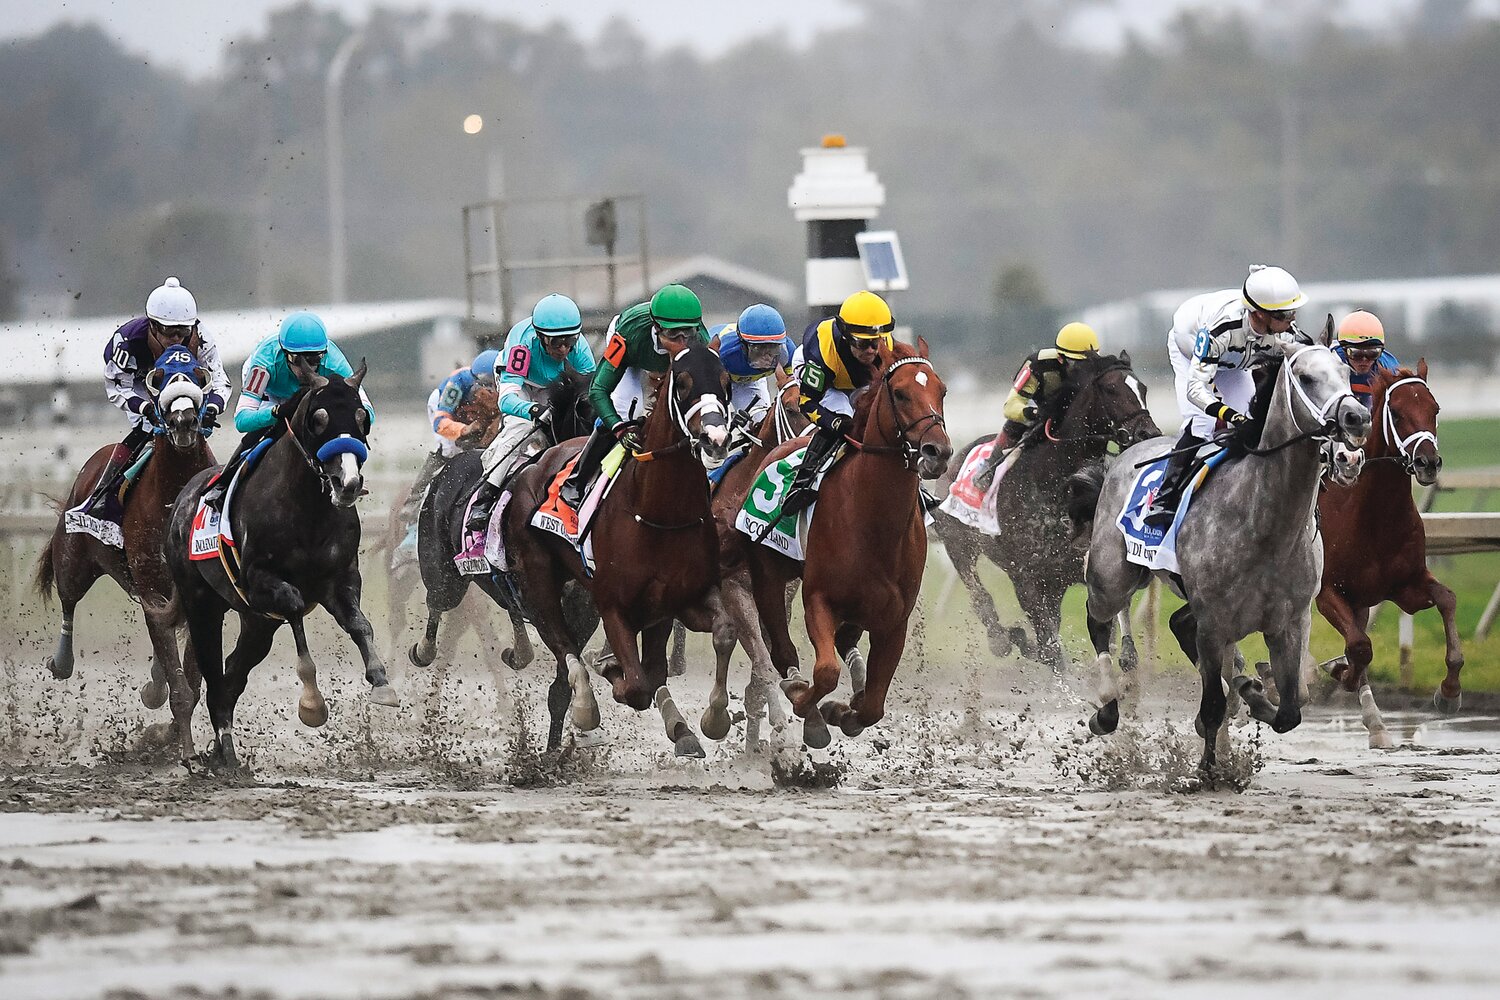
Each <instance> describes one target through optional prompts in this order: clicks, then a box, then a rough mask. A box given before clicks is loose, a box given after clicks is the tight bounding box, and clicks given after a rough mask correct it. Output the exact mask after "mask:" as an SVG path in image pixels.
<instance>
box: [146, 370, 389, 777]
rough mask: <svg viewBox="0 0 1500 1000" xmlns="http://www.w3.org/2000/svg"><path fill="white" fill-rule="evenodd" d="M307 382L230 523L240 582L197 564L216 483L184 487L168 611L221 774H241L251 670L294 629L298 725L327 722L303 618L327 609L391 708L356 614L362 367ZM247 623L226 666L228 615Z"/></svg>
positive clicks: (171, 534) (218, 566) (173, 527)
mask: <svg viewBox="0 0 1500 1000" xmlns="http://www.w3.org/2000/svg"><path fill="white" fill-rule="evenodd" d="M293 370H294V371H296V372H297V374H298V376H299V381H301V382H302V388H301V389H300V390H299V391H298V393H297V396H295V397H293V399H292V400H289V401H288V404H284V405H285V406H286V407H287V408H292V410H293V412H292V415H291V417H290V418H283V419H286V423H287V426H286V430H285V433H283V434H282V435H281V436H280V437H279V438H277V440H276V441H275V443H274V444H272V445H271V446H270V447H269V448H268V449H267V450H266V452H265V454H264V455H262V456H261V459H260V463H259V467H258V468H256V469H255V470H254V472H253V474H251V475H249V476H248V477H247V478H245V479H244V480H243V481H242V482H241V483H240V485H239V486H237V487H236V488H235V496H234V497H233V499H232V501H231V504H230V508H229V513H228V517H229V519H230V524H231V527H232V529H233V533H234V539H235V541H236V543H237V549H236V551H237V553H238V562H239V571H238V574H237V579H236V578H235V577H231V576H230V574H229V572H228V570H227V568H226V564H227V563H228V562H229V561H230V560H229V559H226V558H219V559H207V560H191V559H189V558H188V554H189V553H188V543H189V537H190V535H191V533H192V525H193V520H194V516H195V514H196V512H197V510H198V501H199V499H200V498H201V497H202V495H203V493H204V491H205V489H206V488H207V486H208V482H209V478H210V474H209V473H208V472H206V471H205V472H201V473H199V474H198V475H197V476H195V477H194V478H193V480H192V481H191V482H189V483H188V485H187V487H186V488H184V489H183V491H182V494H181V495H180V496H179V497H178V498H177V502H176V504H175V505H174V506H173V508H172V517H171V522H170V527H169V529H168V532H167V541H166V546H167V552H166V554H167V562H168V564H169V565H170V566H171V569H172V579H173V582H174V583H175V585H176V594H175V595H174V597H173V600H172V611H173V612H175V613H176V615H178V616H180V617H182V618H185V619H186V622H187V627H188V636H189V639H190V642H191V644H192V648H193V649H194V650H195V651H196V653H197V662H198V668H199V670H200V671H202V674H203V679H204V681H205V682H206V683H207V685H208V714H209V718H210V719H211V720H212V722H213V727H214V735H215V737H216V738H217V743H218V747H217V749H218V756H219V760H220V762H221V763H223V764H225V765H227V766H231V767H233V766H237V765H238V757H237V756H236V754H235V750H234V708H235V704H236V703H237V702H238V701H239V697H240V695H241V694H242V693H243V692H244V690H245V682H246V680H247V679H248V678H249V675H250V671H251V669H253V668H254V667H255V665H256V664H258V663H259V662H260V661H261V660H263V659H265V658H266V654H267V653H269V652H270V650H271V640H272V639H273V638H275V635H276V630H277V629H278V628H280V627H281V625H282V623H283V622H285V623H287V624H289V625H291V627H292V637H293V639H294V640H295V642H296V645H297V677H298V679H299V680H301V682H302V694H301V697H300V698H299V700H298V702H297V714H298V717H299V718H300V719H301V720H302V722H303V724H304V725H307V726H313V727H317V726H321V725H323V724H324V723H325V722H327V721H328V706H327V704H326V703H325V702H324V700H323V694H322V692H320V691H319V690H318V682H317V666H316V664H315V663H314V662H313V658H312V654H311V652H309V651H308V648H307V636H306V634H305V632H304V630H303V625H302V619H303V618H304V617H305V616H306V614H307V613H308V612H309V611H311V610H312V609H313V608H314V607H316V606H318V605H320V604H321V605H322V606H323V607H324V608H325V609H326V610H327V611H328V613H329V614H330V615H332V616H333V619H334V621H336V622H338V624H339V627H340V628H342V629H343V630H344V631H345V632H347V633H348V634H349V637H350V638H351V639H353V640H354V644H355V646H357V647H358V648H359V652H360V656H361V657H362V658H363V659H364V663H365V679H366V680H368V681H369V683H370V688H371V690H370V700H371V701H373V702H374V703H375V704H377V705H387V706H395V705H397V704H398V703H399V702H398V701H397V698H396V693H395V692H394V691H392V690H391V687H390V684H389V683H388V682H387V680H386V673H385V665H384V664H383V663H382V662H381V660H380V654H379V653H378V652H376V649H375V636H374V630H373V629H371V628H370V623H369V621H368V620H367V619H366V618H365V615H364V612H363V611H361V610H360V607H359V599H360V589H361V580H360V574H359V535H360V525H359V514H358V512H356V511H355V509H354V504H355V501H356V500H358V499H359V496H360V493H361V491H362V489H363V485H364V476H363V474H362V472H361V469H362V466H363V463H364V459H365V457H366V456H367V455H368V450H367V446H366V444H365V440H366V436H367V435H368V434H369V430H370V415H369V413H368V412H366V410H365V408H364V406H363V405H362V404H361V402H360V398H359V386H360V383H361V382H363V381H364V377H365V371H366V366H365V363H364V362H363V361H361V362H360V365H359V370H358V371H357V372H355V373H354V374H353V375H352V376H350V377H349V378H348V379H344V378H341V377H339V376H336V375H335V376H333V377H331V378H328V379H323V378H322V377H320V376H313V375H310V374H308V373H306V372H305V371H298V370H297V369H296V368H294V369H293ZM230 611H234V612H235V613H236V614H238V616H239V620H240V634H239V639H238V641H237V642H236V643H235V647H234V651H233V652H232V653H230V654H229V659H228V661H227V662H226V661H225V659H224V655H223V634H224V616H225V615H226V614H228V613H229V612H230Z"/></svg>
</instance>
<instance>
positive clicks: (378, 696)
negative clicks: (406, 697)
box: [369, 684, 401, 708]
mask: <svg viewBox="0 0 1500 1000" xmlns="http://www.w3.org/2000/svg"><path fill="white" fill-rule="evenodd" d="M369 698H370V703H371V704H372V705H384V706H385V707H386V708H400V707H401V699H400V698H399V697H397V696H396V691H395V689H394V688H392V687H391V686H390V685H389V684H381V685H379V686H377V687H372V688H370V694H369Z"/></svg>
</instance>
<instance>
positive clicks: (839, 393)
mask: <svg viewBox="0 0 1500 1000" xmlns="http://www.w3.org/2000/svg"><path fill="white" fill-rule="evenodd" d="M804 361H805V359H804V358H803V356H802V348H800V347H799V348H797V353H795V354H793V355H792V371H793V373H795V374H796V376H797V378H799V379H801V380H802V384H803V385H806V384H807V380H806V379H803V378H802V368H803V364H804ZM818 406H819V407H820V408H822V409H824V410H828V411H830V412H832V413H842V414H844V415H845V416H850V417H852V416H854V403H853V402H851V401H850V399H849V394H848V393H847V392H845V391H844V390H842V389H834V388H832V387H831V386H830V387H829V388H827V389H824V390H823V401H822V402H821V403H819V404H818Z"/></svg>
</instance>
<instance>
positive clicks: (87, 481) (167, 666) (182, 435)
mask: <svg viewBox="0 0 1500 1000" xmlns="http://www.w3.org/2000/svg"><path fill="white" fill-rule="evenodd" d="M179 350H180V349H179ZM192 360H193V362H194V363H196V358H195V359H192ZM198 371H199V373H200V374H201V371H202V369H201V368H199V369H198ZM153 374H154V372H153ZM193 389H196V390H197V391H196V392H194V391H192V389H188V390H187V391H183V387H179V386H170V385H169V386H167V387H165V389H164V390H163V393H162V394H161V395H160V396H159V397H158V402H161V403H162V409H163V411H164V413H165V416H164V417H163V428H162V433H159V434H158V435H157V436H156V439H155V441H154V442H153V443H152V445H151V448H152V452H151V457H150V459H149V460H148V461H147V462H146V466H145V469H144V470H143V471H142V472H141V473H140V475H139V477H138V478H137V480H136V482H135V484H134V485H133V486H132V487H131V489H130V492H129V493H128V494H127V495H126V498H125V500H126V502H125V514H124V517H123V519H122V521H121V535H122V537H123V541H124V543H125V545H124V548H123V549H119V548H116V547H114V546H113V545H108V544H106V543H104V542H102V541H100V540H99V539H97V538H95V537H94V536H93V535H89V534H85V533H83V532H69V531H68V530H67V528H66V523H65V521H66V513H65V512H66V511H67V510H68V509H70V508H73V507H76V506H78V505H79V504H81V503H83V501H84V500H85V499H86V498H87V497H88V496H89V494H90V493H91V492H92V491H93V489H94V487H95V485H96V484H97V483H98V481H99V477H100V475H101V474H102V473H103V471H104V468H105V466H106V465H107V464H108V462H109V457H110V455H111V453H112V452H113V451H114V449H115V446H114V445H109V446H107V447H104V448H101V449H99V450H98V451H96V452H95V453H94V454H93V456H91V457H90V458H89V460H88V461H87V462H86V463H84V466H83V469H82V471H80V472H79V473H78V478H77V479H75V480H74V481H73V488H72V489H71V490H70V491H69V492H68V498H67V501H66V502H65V504H64V506H63V512H61V513H59V515H58V521H57V527H56V529H54V531H53V532H52V540H51V541H50V542H49V543H48V544H47V547H46V548H44V549H43V550H42V554H41V558H40V559H38V560H37V570H36V587H37V591H38V592H39V593H40V594H41V595H42V596H43V597H44V598H47V597H50V596H51V594H52V592H53V590H54V589H55V590H56V592H57V596H58V600H59V601H60V602H61V604H62V613H63V622H62V631H61V633H60V634H59V635H58V639H57V652H56V653H54V654H53V655H52V656H49V657H47V661H46V665H47V669H48V670H49V671H51V673H52V676H53V677H56V678H57V679H59V680H63V679H66V678H68V677H71V676H72V675H73V614H74V611H75V610H76V609H77V607H78V602H79V601H81V600H83V596H84V595H85V594H87V593H88V592H89V589H90V588H91V587H93V585H94V583H95V582H96V581H97V580H98V579H99V578H100V577H102V576H108V577H110V578H111V579H113V580H114V581H115V582H116V583H118V584H119V585H120V587H121V589H123V590H124V591H125V593H127V594H129V595H130V597H131V598H132V599H133V600H134V601H136V602H137V603H138V604H140V605H141V611H142V614H144V616H145V618H146V631H147V633H148V634H149V635H150V636H151V680H150V681H148V682H147V683H146V684H145V685H144V686H143V687H142V688H141V701H142V703H144V704H145V706H146V707H147V708H160V707H161V706H162V705H163V704H164V703H165V702H166V701H167V697H168V693H169V692H170V695H171V701H172V722H173V725H174V726H175V728H176V731H177V740H178V746H179V749H181V751H182V756H183V759H187V758H188V757H190V756H192V736H191V733H190V728H191V726H190V724H191V721H192V716H193V708H194V706H195V705H197V703H198V691H199V686H200V680H201V678H200V677H199V676H198V671H197V668H196V665H195V664H194V658H193V656H192V655H191V652H188V653H187V654H185V655H182V656H179V652H178V648H177V630H176V628H175V627H174V624H173V622H172V620H171V619H172V615H171V614H170V613H168V612H167V611H166V602H167V599H168V597H169V596H170V595H171V593H172V576H171V573H170V572H169V571H168V569H167V562H166V558H165V556H164V555H163V551H162V539H163V537H164V536H165V534H166V530H167V511H168V509H169V508H170V507H171V505H172V501H173V500H175V499H176V498H177V494H178V492H180V491H181V490H182V487H183V486H184V485H185V484H186V483H187V481H188V480H190V479H192V478H193V476H194V475H196V474H197V473H198V472H200V471H201V470H203V469H206V468H208V467H209V466H211V465H213V464H214V456H213V452H211V451H210V450H209V448H208V444H207V442H206V441H204V430H203V428H202V427H201V426H200V424H199V410H198V408H199V406H201V405H202V398H203V397H202V389H201V387H197V386H195V387H193ZM184 663H186V664H187V666H184Z"/></svg>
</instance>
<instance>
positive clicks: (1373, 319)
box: [1339, 309, 1385, 347]
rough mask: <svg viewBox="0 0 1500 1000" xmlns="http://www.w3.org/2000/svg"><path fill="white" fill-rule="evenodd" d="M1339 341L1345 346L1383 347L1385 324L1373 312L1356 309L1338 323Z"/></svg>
mask: <svg viewBox="0 0 1500 1000" xmlns="http://www.w3.org/2000/svg"><path fill="white" fill-rule="evenodd" d="M1339 343H1340V344H1343V345H1344V346H1345V347H1375V346H1379V347H1384V346H1385V326H1384V325H1382V324H1381V322H1380V318H1379V317H1378V316H1376V315H1375V314H1374V313H1369V312H1365V311H1364V310H1363V309H1360V310H1357V311H1355V312H1352V313H1350V314H1349V315H1347V316H1345V317H1344V321H1343V322H1342V323H1340V324H1339Z"/></svg>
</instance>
